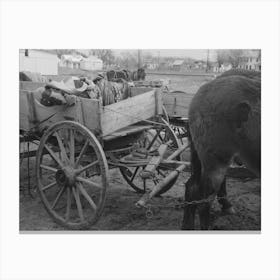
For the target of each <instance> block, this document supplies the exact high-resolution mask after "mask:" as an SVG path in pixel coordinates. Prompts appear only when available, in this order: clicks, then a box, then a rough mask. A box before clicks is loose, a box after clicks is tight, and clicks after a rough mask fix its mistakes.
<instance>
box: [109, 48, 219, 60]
mask: <svg viewBox="0 0 280 280" xmlns="http://www.w3.org/2000/svg"><path fill="white" fill-rule="evenodd" d="M113 51H114V53H115V54H116V55H119V54H120V53H121V52H124V51H131V52H136V51H137V50H129V49H114V50H113ZM142 52H149V53H151V54H153V55H154V56H161V57H164V56H173V57H190V58H193V59H198V60H200V59H201V60H206V59H207V49H143V50H142ZM209 59H210V60H211V61H215V60H216V50H213V49H212V50H209Z"/></svg>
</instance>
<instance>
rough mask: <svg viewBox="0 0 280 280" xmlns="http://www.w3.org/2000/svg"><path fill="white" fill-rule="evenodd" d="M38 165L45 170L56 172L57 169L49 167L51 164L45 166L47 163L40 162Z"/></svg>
mask: <svg viewBox="0 0 280 280" xmlns="http://www.w3.org/2000/svg"><path fill="white" fill-rule="evenodd" d="M40 167H41V168H42V169H46V170H49V171H52V172H57V170H58V169H56V168H54V167H51V166H47V165H44V164H40Z"/></svg>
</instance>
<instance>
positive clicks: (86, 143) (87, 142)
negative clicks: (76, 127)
mask: <svg viewBox="0 0 280 280" xmlns="http://www.w3.org/2000/svg"><path fill="white" fill-rule="evenodd" d="M88 144H89V141H88V139H87V140H86V142H85V144H84V146H83V148H82V150H81V152H80V154H79V156H78V158H77V161H76V163H75V166H78V165H79V163H80V160H81V158H82V156H83V155H84V153H85V151H86V149H87V147H88Z"/></svg>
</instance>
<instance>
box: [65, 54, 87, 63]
mask: <svg viewBox="0 0 280 280" xmlns="http://www.w3.org/2000/svg"><path fill="white" fill-rule="evenodd" d="M61 59H62V60H66V61H71V62H76V63H77V62H81V61H82V60H83V59H84V58H83V57H82V56H81V55H71V54H63V55H62V56H61Z"/></svg>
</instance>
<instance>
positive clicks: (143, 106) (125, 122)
mask: <svg viewBox="0 0 280 280" xmlns="http://www.w3.org/2000/svg"><path fill="white" fill-rule="evenodd" d="M161 98H162V97H161V94H159V95H158V97H157V98H156V90H154V89H153V90H150V91H149V92H146V93H143V94H140V95H137V96H134V97H131V98H128V99H125V100H122V101H120V102H118V103H114V104H111V105H107V106H104V107H103V108H102V109H101V127H102V134H103V136H106V135H109V134H112V133H113V132H115V131H117V130H119V129H121V128H124V127H126V126H129V125H131V124H135V123H137V122H139V121H141V120H147V119H149V118H151V117H153V116H155V114H156V113H157V111H158V112H159V113H160V110H161V109H162V108H157V106H158V104H157V100H158V103H160V101H159V100H160V99H161Z"/></svg>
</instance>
